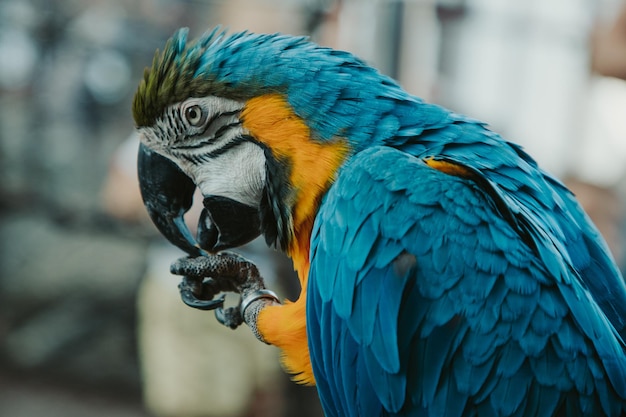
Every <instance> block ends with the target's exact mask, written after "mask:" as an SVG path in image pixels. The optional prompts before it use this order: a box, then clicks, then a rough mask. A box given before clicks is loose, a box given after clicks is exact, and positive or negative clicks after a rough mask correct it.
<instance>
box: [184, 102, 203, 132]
mask: <svg viewBox="0 0 626 417" xmlns="http://www.w3.org/2000/svg"><path fill="white" fill-rule="evenodd" d="M185 119H187V122H189V124H190V125H191V126H194V127H198V126H202V125H203V124H204V122H206V119H207V115H206V112H205V111H204V110H203V109H202V107H200V106H199V105H197V104H194V105H192V106H189V107H187V108H186V109H185Z"/></svg>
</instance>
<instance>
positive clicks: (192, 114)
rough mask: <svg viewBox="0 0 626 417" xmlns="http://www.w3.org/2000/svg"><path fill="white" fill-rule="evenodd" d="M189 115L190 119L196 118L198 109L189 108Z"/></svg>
mask: <svg viewBox="0 0 626 417" xmlns="http://www.w3.org/2000/svg"><path fill="white" fill-rule="evenodd" d="M187 117H188V118H189V119H190V120H196V118H197V117H198V110H197V109H196V108H195V107H192V108H190V109H187Z"/></svg>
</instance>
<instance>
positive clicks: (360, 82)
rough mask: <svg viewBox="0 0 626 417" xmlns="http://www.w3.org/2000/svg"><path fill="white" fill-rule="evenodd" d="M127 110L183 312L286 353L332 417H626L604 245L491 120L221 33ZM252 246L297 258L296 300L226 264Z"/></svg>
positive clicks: (147, 86) (563, 192)
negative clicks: (259, 240)
mask: <svg viewBox="0 0 626 417" xmlns="http://www.w3.org/2000/svg"><path fill="white" fill-rule="evenodd" d="M133 115H134V119H135V122H136V125H137V129H138V132H139V134H140V136H141V146H140V152H139V176H140V181H141V189H142V193H143V196H144V200H145V203H146V207H147V209H148V211H149V213H150V215H151V216H152V218H153V220H154V222H155V224H156V225H157V226H158V228H159V230H161V232H162V233H163V234H164V235H165V236H166V237H167V238H168V239H170V241H172V242H173V243H174V244H176V245H177V246H179V247H181V248H183V249H184V250H186V251H187V252H188V253H189V255H190V256H189V257H187V258H183V259H181V260H178V261H176V262H174V264H173V265H172V272H173V273H175V274H178V275H182V276H184V278H183V282H182V283H181V292H182V294H183V299H184V300H185V301H186V302H187V303H189V304H190V305H193V306H196V307H199V308H206V309H212V308H217V312H218V319H219V320H220V321H222V322H223V323H225V324H227V325H229V326H231V327H236V326H237V325H238V324H240V323H242V322H243V321H245V322H246V323H247V324H248V325H249V326H250V327H251V328H252V330H253V332H254V333H255V334H256V335H257V337H258V338H259V339H260V340H262V341H264V342H266V343H269V344H272V345H275V346H277V347H279V348H280V349H281V350H282V353H283V363H284V365H285V367H286V369H287V370H288V371H289V372H291V373H293V374H294V378H295V379H296V380H298V381H300V382H303V383H307V384H316V385H317V389H318V392H319V395H320V398H321V402H322V405H323V408H324V411H325V413H326V415H327V416H372V417H374V416H448V417H452V416H582V415H585V416H601V415H608V416H620V415H626V354H625V346H624V341H623V337H624V335H625V334H626V331H625V326H626V288H625V286H624V283H623V281H622V277H621V276H620V273H619V272H618V270H617V268H616V266H615V265H614V263H613V261H612V259H611V257H610V255H609V253H608V251H607V247H606V244H605V243H604V241H603V240H602V238H601V237H600V235H599V234H598V232H597V230H596V228H595V227H594V226H593V225H592V224H591V222H590V220H589V219H588V217H587V216H586V215H585V213H584V212H583V210H582V209H581V207H580V206H579V204H578V203H577V202H576V200H575V198H574V196H573V195H572V194H571V193H570V192H569V191H568V190H567V189H566V188H565V187H564V186H563V185H562V184H561V183H560V182H559V181H558V180H556V179H555V178H553V177H552V176H550V175H549V174H547V173H546V172H544V171H542V170H541V169H540V168H539V167H538V166H537V164H536V163H535V161H534V160H533V159H532V158H531V157H530V156H528V155H527V154H526V153H525V152H524V151H523V150H522V149H521V148H520V147H519V146H517V145H515V144H513V143H510V142H507V141H505V140H503V139H502V138H501V137H500V136H499V135H498V134H496V133H494V132H492V131H491V130H489V129H488V128H487V127H486V126H485V124H484V123H481V122H479V121H476V120H473V119H470V118H468V117H465V116H462V115H459V114H456V113H453V112H451V111H448V110H446V109H444V108H442V107H439V106H436V105H432V104H428V103H426V102H424V101H422V100H420V99H419V98H416V97H414V96H412V95H409V94H408V93H406V92H405V91H403V90H402V88H401V87H400V86H399V85H398V84H397V83H396V82H395V81H393V80H392V79H390V78H388V77H385V76H383V75H381V74H380V73H379V72H377V71H376V70H375V69H373V68H371V67H369V66H368V65H366V64H365V63H363V62H362V61H360V60H359V59H357V58H355V57H354V56H352V55H350V54H349V53H346V52H341V51H336V50H332V49H329V48H323V47H320V46H317V45H315V44H314V43H311V42H309V41H308V40H307V39H305V38H299V37H290V36H284V35H278V34H276V35H257V34H252V33H246V32H244V33H236V34H232V35H228V34H226V33H224V32H223V31H221V30H220V29H216V30H213V31H211V32H207V33H206V34H204V35H203V36H201V37H200V38H199V39H197V40H195V41H188V39H187V30H184V29H183V30H180V31H178V32H176V34H175V35H174V36H173V37H172V39H170V40H169V41H168V43H167V44H166V46H165V49H164V50H163V52H162V53H159V52H157V54H156V55H155V59H154V61H153V64H152V67H151V68H150V69H147V70H146V72H145V75H144V79H143V80H142V81H141V83H140V85H139V88H138V90H137V94H136V96H135V99H134V103H133ZM196 187H197V188H199V189H200V191H201V192H202V195H203V196H204V210H203V211H202V215H201V216H200V222H199V224H200V226H199V231H198V236H197V238H194V236H192V235H191V233H190V232H189V230H188V229H187V227H186V226H185V223H184V221H183V220H182V215H183V214H184V212H185V211H186V210H188V208H189V206H190V205H191V196H192V193H193V191H194V189H195V188H196ZM259 235H264V236H265V239H266V240H267V242H268V244H270V245H276V246H277V247H278V248H280V249H281V250H283V251H284V252H286V254H287V255H289V256H290V257H291V259H292V260H293V263H294V266H295V268H296V270H297V271H298V274H299V278H300V282H301V285H302V293H301V295H300V297H299V298H298V300H297V301H295V302H290V301H287V302H285V303H284V304H280V303H279V302H278V299H277V297H276V296H275V294H273V293H272V292H271V291H269V290H267V289H265V287H264V285H263V281H262V279H261V278H260V277H259V275H258V271H257V270H256V268H255V267H254V265H253V264H252V263H250V262H248V261H246V260H245V259H243V258H240V257H239V256H238V255H236V254H234V253H232V252H229V251H227V249H231V248H235V247H238V246H240V245H242V244H244V243H246V242H248V241H250V240H251V239H253V238H255V237H257V236H259ZM220 291H236V292H239V293H240V294H241V297H242V299H241V303H240V304H239V305H238V306H236V307H230V308H228V309H224V308H222V302H223V300H222V299H221V298H218V299H214V298H213V297H214V296H215V295H216V294H217V293H218V292H220Z"/></svg>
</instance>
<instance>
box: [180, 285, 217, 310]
mask: <svg viewBox="0 0 626 417" xmlns="http://www.w3.org/2000/svg"><path fill="white" fill-rule="evenodd" d="M178 289H179V290H180V298H181V299H182V300H183V303H185V304H187V305H188V306H189V307H192V308H197V309H198V310H215V309H218V308H219V309H221V308H222V307H223V306H224V300H225V298H226V295H225V294H222V295H221V296H220V297H218V298H217V299H214V298H213V297H214V296H215V284H214V283H213V282H211V280H208V279H207V280H203V281H199V280H198V279H195V278H190V277H183V279H182V281H181V282H180V284H178ZM218 292H219V291H218Z"/></svg>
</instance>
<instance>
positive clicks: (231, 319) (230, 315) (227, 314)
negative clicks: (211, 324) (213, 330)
mask: <svg viewBox="0 0 626 417" xmlns="http://www.w3.org/2000/svg"><path fill="white" fill-rule="evenodd" d="M215 318H216V319H217V321H219V322H220V323H221V324H223V325H224V326H226V327H230V328H231V329H233V330H234V329H236V328H237V327H239V326H240V325H241V324H243V315H242V314H241V309H240V308H239V305H237V307H228V308H222V307H220V308H217V309H216V310H215Z"/></svg>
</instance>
